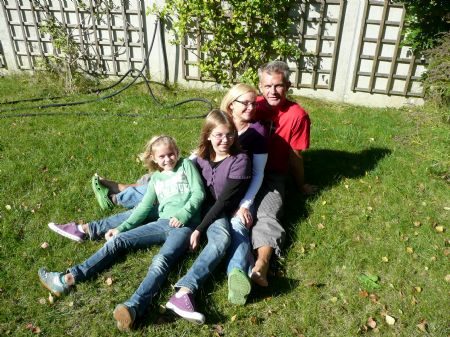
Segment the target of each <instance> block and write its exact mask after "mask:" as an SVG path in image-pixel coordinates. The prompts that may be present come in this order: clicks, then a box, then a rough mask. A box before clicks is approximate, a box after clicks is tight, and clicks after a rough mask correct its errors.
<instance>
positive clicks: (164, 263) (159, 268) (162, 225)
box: [68, 219, 192, 316]
mask: <svg viewBox="0 0 450 337" xmlns="http://www.w3.org/2000/svg"><path fill="white" fill-rule="evenodd" d="M191 233H192V228H190V227H181V228H174V227H170V226H169V220H167V219H159V220H158V221H155V222H151V223H148V224H146V225H142V226H140V227H137V228H134V229H132V230H130V231H128V232H123V233H120V234H118V235H116V236H114V237H113V238H112V239H111V240H109V241H107V242H106V243H105V244H104V245H103V247H102V248H100V249H99V250H98V251H97V252H96V253H94V254H93V255H92V256H91V257H90V258H88V259H87V260H86V261H84V262H83V263H81V264H79V265H76V266H74V267H72V268H70V269H69V270H68V272H70V273H72V275H73V276H74V278H75V282H82V281H85V280H86V279H88V278H90V277H93V276H94V275H96V274H98V273H99V272H100V271H102V270H103V269H105V268H107V267H108V266H110V265H111V264H112V263H113V262H115V261H116V260H117V258H119V257H121V256H123V255H124V253H126V252H128V251H130V250H136V249H143V248H148V247H150V246H152V245H156V244H161V243H163V246H162V247H161V249H160V250H159V252H158V254H156V255H155V256H153V260H152V264H151V265H150V267H149V268H148V272H147V275H146V276H145V278H144V280H143V281H142V283H141V284H140V286H139V288H138V289H137V290H136V291H135V292H134V294H133V295H132V296H131V297H130V298H129V299H128V300H127V301H126V302H125V303H124V304H125V305H126V306H127V307H129V308H133V309H134V310H135V312H136V314H137V315H138V316H142V315H143V314H144V312H145V309H146V308H147V306H148V305H149V304H150V303H151V301H152V299H153V297H154V296H155V295H156V293H157V292H158V290H159V288H160V287H161V285H162V284H163V282H164V281H165V279H166V277H167V275H168V273H169V270H170V268H171V267H172V265H173V264H174V263H175V262H176V261H177V260H178V258H179V257H181V256H182V255H184V253H185V251H186V250H187V248H188V247H189V238H190V235H191Z"/></svg>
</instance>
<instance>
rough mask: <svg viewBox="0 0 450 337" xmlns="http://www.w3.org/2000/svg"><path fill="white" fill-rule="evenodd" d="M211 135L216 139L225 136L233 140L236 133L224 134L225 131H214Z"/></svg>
mask: <svg viewBox="0 0 450 337" xmlns="http://www.w3.org/2000/svg"><path fill="white" fill-rule="evenodd" d="M211 137H213V138H214V139H216V140H220V139H224V138H226V139H228V140H231V139H233V138H234V134H232V133H227V134H223V133H212V134H211Z"/></svg>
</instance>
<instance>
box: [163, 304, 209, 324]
mask: <svg viewBox="0 0 450 337" xmlns="http://www.w3.org/2000/svg"><path fill="white" fill-rule="evenodd" d="M166 308H167V309H169V310H172V311H173V312H174V313H176V314H177V315H178V316H180V317H182V318H184V319H185V320H187V321H189V322H192V323H195V324H198V325H202V324H204V323H205V316H203V315H202V314H201V313H199V312H195V313H190V312H186V311H183V310H180V309H178V308H177V307H176V306H174V305H173V304H172V303H170V302H167V303H166Z"/></svg>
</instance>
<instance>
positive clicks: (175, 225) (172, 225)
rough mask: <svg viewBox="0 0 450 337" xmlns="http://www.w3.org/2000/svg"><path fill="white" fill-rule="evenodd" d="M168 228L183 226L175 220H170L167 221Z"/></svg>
mask: <svg viewBox="0 0 450 337" xmlns="http://www.w3.org/2000/svg"><path fill="white" fill-rule="evenodd" d="M169 226H170V227H177V228H178V227H183V224H182V223H181V222H180V220H178V219H177V218H170V220H169Z"/></svg>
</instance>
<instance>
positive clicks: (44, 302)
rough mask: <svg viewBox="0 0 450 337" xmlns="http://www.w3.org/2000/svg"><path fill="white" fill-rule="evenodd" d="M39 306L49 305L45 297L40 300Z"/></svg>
mask: <svg viewBox="0 0 450 337" xmlns="http://www.w3.org/2000/svg"><path fill="white" fill-rule="evenodd" d="M39 304H47V300H46V299H45V298H43V297H41V298H40V299H39Z"/></svg>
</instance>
